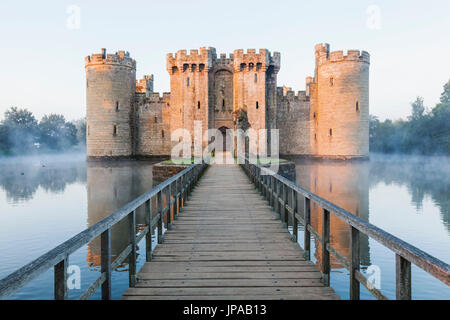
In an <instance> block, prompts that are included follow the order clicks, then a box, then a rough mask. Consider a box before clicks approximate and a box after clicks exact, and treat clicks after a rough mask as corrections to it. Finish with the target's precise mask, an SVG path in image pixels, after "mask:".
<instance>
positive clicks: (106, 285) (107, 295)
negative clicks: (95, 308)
mask: <svg viewBox="0 0 450 320" xmlns="http://www.w3.org/2000/svg"><path fill="white" fill-rule="evenodd" d="M100 238H101V240H100V242H101V273H104V274H105V281H104V282H103V283H102V300H111V229H107V230H105V231H103V233H102V234H101V236H100Z"/></svg>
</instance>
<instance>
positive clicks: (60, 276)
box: [54, 256, 69, 300]
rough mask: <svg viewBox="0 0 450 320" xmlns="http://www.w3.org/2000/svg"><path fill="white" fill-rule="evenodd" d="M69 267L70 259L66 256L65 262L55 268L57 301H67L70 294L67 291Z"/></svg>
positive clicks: (62, 261) (55, 294)
mask: <svg viewBox="0 0 450 320" xmlns="http://www.w3.org/2000/svg"><path fill="white" fill-rule="evenodd" d="M68 267H69V257H68V256H66V257H65V258H64V260H61V262H59V263H57V264H56V265H55V266H54V279H55V280H54V281H55V283H54V285H55V292H54V296H55V300H67V299H68V298H69V293H68V290H67V268H68Z"/></svg>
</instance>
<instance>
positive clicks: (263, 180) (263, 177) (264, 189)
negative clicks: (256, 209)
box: [261, 175, 267, 199]
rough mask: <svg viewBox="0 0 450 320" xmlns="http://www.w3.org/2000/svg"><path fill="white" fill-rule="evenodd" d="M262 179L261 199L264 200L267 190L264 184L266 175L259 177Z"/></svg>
mask: <svg viewBox="0 0 450 320" xmlns="http://www.w3.org/2000/svg"><path fill="white" fill-rule="evenodd" d="M261 177H262V183H263V185H262V195H263V198H264V199H266V190H267V184H266V177H267V176H266V175H262V176H261Z"/></svg>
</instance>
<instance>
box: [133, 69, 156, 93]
mask: <svg viewBox="0 0 450 320" xmlns="http://www.w3.org/2000/svg"><path fill="white" fill-rule="evenodd" d="M153 81H154V77H153V75H152V74H151V75H144V76H143V77H142V79H140V80H136V93H144V94H146V95H148V94H149V93H151V92H153Z"/></svg>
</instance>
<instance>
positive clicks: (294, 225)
mask: <svg viewBox="0 0 450 320" xmlns="http://www.w3.org/2000/svg"><path fill="white" fill-rule="evenodd" d="M291 201H292V235H293V240H294V241H295V242H297V241H298V220H297V218H296V217H295V214H296V213H297V212H298V204H297V192H295V190H294V189H291Z"/></svg>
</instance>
